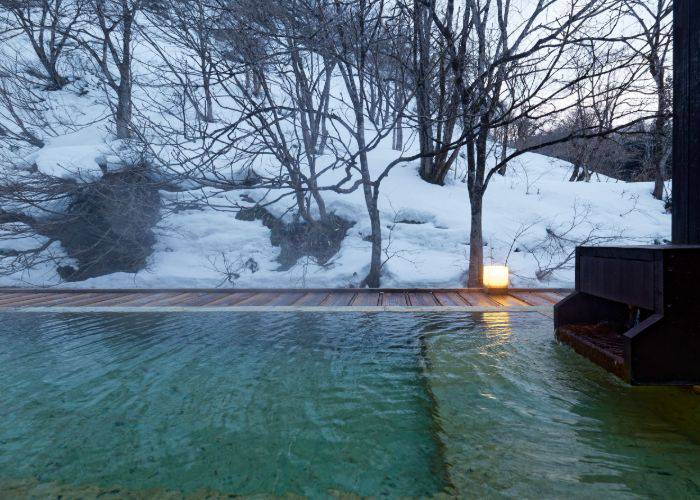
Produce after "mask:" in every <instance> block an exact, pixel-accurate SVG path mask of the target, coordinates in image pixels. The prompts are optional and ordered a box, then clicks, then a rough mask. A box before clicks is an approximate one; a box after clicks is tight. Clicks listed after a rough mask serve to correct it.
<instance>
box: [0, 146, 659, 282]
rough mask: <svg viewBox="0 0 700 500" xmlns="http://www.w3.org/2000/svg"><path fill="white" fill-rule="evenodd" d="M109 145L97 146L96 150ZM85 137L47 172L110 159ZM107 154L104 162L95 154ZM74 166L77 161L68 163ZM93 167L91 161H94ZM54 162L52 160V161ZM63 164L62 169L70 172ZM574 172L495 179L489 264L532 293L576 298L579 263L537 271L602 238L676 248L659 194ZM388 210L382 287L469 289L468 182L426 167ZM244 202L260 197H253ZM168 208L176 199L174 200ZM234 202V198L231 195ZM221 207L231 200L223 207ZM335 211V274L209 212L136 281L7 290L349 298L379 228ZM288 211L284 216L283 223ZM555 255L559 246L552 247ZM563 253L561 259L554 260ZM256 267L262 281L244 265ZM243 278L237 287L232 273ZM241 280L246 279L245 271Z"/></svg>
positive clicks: (542, 169) (175, 223)
mask: <svg viewBox="0 0 700 500" xmlns="http://www.w3.org/2000/svg"><path fill="white" fill-rule="evenodd" d="M96 135H99V134H89V135H88V137H89V138H91V139H92V138H94V137H95V136H96ZM74 139H75V135H71V136H69V137H67V138H66V140H61V139H57V140H54V141H51V142H50V143H49V144H48V145H47V146H46V147H45V148H44V149H43V150H42V151H40V152H39V153H37V154H36V157H37V158H38V159H42V165H43V166H44V168H46V169H49V168H56V166H57V165H58V164H59V163H63V164H64V163H65V162H66V161H68V160H70V159H72V158H77V156H80V158H79V161H80V164H81V165H83V166H89V165H92V163H91V161H90V159H89V158H86V157H85V152H86V151H90V150H91V151H93V152H99V151H102V150H103V149H105V148H103V147H101V146H98V147H95V146H94V145H89V146H85V147H83V146H81V145H79V144H78V145H76V144H75V143H74ZM93 154H97V153H93ZM395 155H396V153H395V152H393V151H391V149H390V148H389V147H388V144H384V143H382V145H381V146H380V147H378V148H377V149H376V150H375V151H373V152H372V155H371V160H372V167H373V169H375V170H377V171H380V170H381V169H383V168H384V165H385V164H386V162H387V161H389V159H390V158H393V157H395ZM66 156H70V157H71V158H67V157H66ZM88 156H89V155H88ZM48 159H52V161H49V160H48ZM59 160H60V161H59ZM570 172H571V167H570V165H569V164H567V163H566V162H562V161H560V160H556V159H553V158H549V157H546V156H542V155H538V154H526V155H524V156H522V157H520V158H519V159H518V160H517V161H515V162H513V163H512V164H511V165H509V168H508V172H507V175H506V176H505V177H501V176H498V175H496V176H494V179H493V181H492V184H491V185H490V186H489V188H488V190H487V193H486V196H485V206H484V240H485V244H486V247H485V249H484V255H485V260H486V262H487V263H489V262H493V263H499V264H500V263H507V264H508V266H509V267H510V269H511V273H512V283H513V284H514V285H522V286H571V285H572V283H573V269H572V267H571V265H572V262H569V263H567V264H565V265H564V266H563V267H562V268H560V269H558V270H555V271H554V272H553V273H551V275H549V276H545V277H544V278H543V279H542V280H540V279H538V277H537V272H538V270H541V269H545V268H548V267H554V266H556V265H557V264H560V263H561V262H563V261H565V260H566V254H567V253H568V252H570V251H571V250H572V249H573V246H574V242H579V241H584V240H586V239H587V238H588V237H590V236H592V237H594V238H595V239H593V240H591V243H597V244H648V243H654V242H659V241H663V240H664V239H668V238H669V237H670V231H671V218H670V215H669V214H667V213H666V212H665V211H664V207H663V203H662V202H659V201H657V200H654V199H653V198H652V196H651V195H650V191H651V188H652V185H651V184H650V183H625V182H621V181H616V180H614V179H610V178H606V177H603V176H595V177H594V178H593V180H592V181H591V182H589V183H582V182H578V183H572V182H568V176H569V175H570ZM381 192H382V194H381V197H380V208H381V213H382V224H383V226H384V245H385V247H386V258H387V261H386V264H385V267H384V275H383V279H382V285H383V286H397V287H409V286H444V287H459V286H463V284H464V282H465V276H466V272H467V267H468V255H469V251H468V249H469V247H468V235H469V201H468V195H467V189H466V184H465V183H463V182H461V180H460V177H459V175H455V176H451V177H450V178H449V179H448V183H447V185H445V186H436V185H432V184H428V183H426V182H424V181H422V180H421V179H420V178H419V177H418V174H417V166H416V165H415V164H407V165H406V166H404V167H397V168H395V169H394V170H393V171H392V172H391V175H390V176H389V177H388V179H387V180H386V181H385V182H384V183H383V184H382V189H381ZM241 194H252V195H255V192H254V190H253V191H248V192H246V193H241ZM163 196H164V197H166V198H167V197H168V196H172V195H169V194H167V193H163ZM228 197H229V199H230V197H231V194H230V193H229V194H228ZM218 201H220V202H221V203H222V204H224V203H226V201H225V198H224V197H223V195H222V196H220V197H219V200H218ZM326 201H327V204H328V208H329V210H331V211H334V212H335V213H337V214H338V215H340V216H342V217H345V218H347V219H350V220H352V221H354V222H355V225H354V226H353V227H352V228H351V229H350V231H349V233H348V235H347V237H346V239H345V240H344V241H343V244H342V247H341V249H340V251H339V252H338V254H337V255H336V256H335V257H334V258H333V259H332V260H331V261H330V262H329V263H327V264H326V265H325V266H319V265H317V264H315V263H314V262H313V261H311V259H308V260H303V261H299V262H298V263H297V265H296V266H294V267H293V268H291V269H289V270H287V271H280V270H279V264H278V263H277V262H276V260H275V259H276V257H277V255H278V253H279V248H277V247H274V246H272V245H271V243H270V232H269V230H268V229H267V228H266V227H264V226H263V225H262V223H261V222H259V221H242V220H236V219H235V214H234V213H232V212H227V211H218V210H214V209H211V208H202V209H198V210H191V211H185V212H179V213H177V214H170V215H168V216H167V217H165V218H164V220H163V221H162V223H161V224H160V226H159V227H158V229H157V233H158V240H157V244H156V247H155V249H154V253H153V255H152V256H151V258H150V260H149V265H148V268H147V269H145V270H143V271H141V272H139V273H137V274H125V273H118V274H113V275H109V276H103V277H99V278H94V279H90V280H87V281H85V282H82V283H64V284H61V283H60V280H59V279H58V277H57V275H56V274H55V272H54V271H53V268H52V267H44V268H38V269H36V270H34V271H30V272H23V273H19V274H16V275H13V276H9V277H3V278H0V285H5V286H8V285H28V284H34V285H46V284H51V285H60V286H71V287H75V286H78V287H95V288H97V287H106V288H108V287H215V286H237V287H325V286H334V287H344V286H351V285H356V284H357V283H358V282H359V280H360V279H361V278H362V277H363V276H364V275H365V273H366V271H367V269H368V265H369V258H370V243H368V242H367V241H364V240H363V238H364V237H366V236H367V235H369V233H370V228H369V220H368V217H367V212H366V209H365V206H364V201H363V198H362V194H361V191H359V190H358V191H356V192H354V193H352V194H349V195H339V194H333V195H332V196H331V195H326ZM284 208H286V205H285V206H284V207H282V206H280V207H278V210H279V211H282V210H283V209H284ZM548 232H549V234H551V233H552V232H553V233H555V234H559V235H563V236H564V237H565V238H566V240H569V241H566V242H564V248H563V249H559V248H558V246H557V245H556V244H554V245H552V244H549V245H548V244H547V236H548ZM550 243H556V242H552V241H550ZM553 249H557V251H556V252H555V251H553ZM249 259H253V260H254V261H255V262H256V263H257V270H256V271H255V272H252V271H251V270H250V269H249V268H246V267H245V266H243V263H244V262H246V261H248V260H249ZM227 267H228V268H229V269H236V270H238V274H240V277H238V278H237V279H235V280H234V282H233V283H232V282H230V281H227V280H226V278H225V270H226V269H227ZM239 268H240V269H239Z"/></svg>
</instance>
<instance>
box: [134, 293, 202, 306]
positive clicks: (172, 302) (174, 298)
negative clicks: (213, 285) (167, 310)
mask: <svg viewBox="0 0 700 500" xmlns="http://www.w3.org/2000/svg"><path fill="white" fill-rule="evenodd" d="M198 296H199V294H198V293H194V292H183V293H173V294H171V295H170V296H169V297H168V298H166V299H163V300H160V301H158V306H159V307H175V306H180V307H183V306H187V302H188V301H190V300H193V299H195V298H197V297H198ZM141 300H143V297H141ZM135 302H136V303H134V301H132V302H126V303H124V304H123V305H124V306H125V307H129V306H132V305H135V306H138V305H139V303H138V300H137V301H135Z"/></svg>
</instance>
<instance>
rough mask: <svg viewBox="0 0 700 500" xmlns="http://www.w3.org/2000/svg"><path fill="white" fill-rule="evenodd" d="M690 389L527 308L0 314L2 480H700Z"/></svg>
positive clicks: (260, 489) (323, 491) (159, 489)
mask: <svg viewBox="0 0 700 500" xmlns="http://www.w3.org/2000/svg"><path fill="white" fill-rule="evenodd" d="M699 471H700V396H697V395H693V394H690V393H689V392H686V391H683V390H680V389H659V388H651V389H650V388H631V387H627V386H625V385H624V384H622V383H620V382H619V381H617V380H616V379H615V378H614V377H612V376H609V375H608V374H606V373H605V372H603V371H602V370H599V369H598V368H597V367H595V366H593V365H591V364H590V363H588V362H587V361H585V360H582V359H581V358H579V357H578V356H576V355H575V354H574V353H573V352H571V351H570V350H569V349H567V348H566V347H563V346H559V345H557V344H556V343H555V342H554V341H553V340H552V332H551V320H549V319H548V318H545V317H543V316H541V315H539V314H535V313H528V314H507V313H487V314H474V315H464V314H445V313H436V314H405V313H400V314H388V313H383V314H364V315H363V314H357V313H342V314H309V313H303V314H287V313H285V314H283V313H278V314H266V315H262V314H257V313H254V314H246V313H235V314H226V313H221V314H146V315H116V314H115V315H30V314H26V315H23V314H16V315H9V314H4V315H0V496H2V491H4V492H5V493H6V494H11V495H22V494H28V493H35V494H47V493H56V492H59V493H63V494H65V495H67V496H71V495H88V496H89V495H97V494H99V493H103V492H115V491H116V492H117V494H126V492H129V493H134V494H144V495H149V496H150V495H153V494H163V495H166V494H170V493H173V492H182V493H184V494H202V493H203V492H204V493H210V492H214V493H222V494H226V493H237V494H243V495H251V494H274V495H284V494H298V495H307V496H324V495H332V494H339V495H342V494H346V493H354V494H359V495H388V496H433V495H437V494H440V493H447V494H457V495H468V496H511V495H513V496H515V495H519V496H527V497H532V496H543V495H544V496H575V497H591V498H592V497H597V498H598V497H601V496H605V497H610V496H617V497H635V496H645V495H655V496H664V497H669V496H681V497H683V496H685V497H688V496H696V495H700V472H699Z"/></svg>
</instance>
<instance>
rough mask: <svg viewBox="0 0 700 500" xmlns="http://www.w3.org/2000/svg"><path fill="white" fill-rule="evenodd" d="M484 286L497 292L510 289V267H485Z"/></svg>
mask: <svg viewBox="0 0 700 500" xmlns="http://www.w3.org/2000/svg"><path fill="white" fill-rule="evenodd" d="M484 286H485V287H486V288H489V289H497V290H503V289H505V288H508V266H484Z"/></svg>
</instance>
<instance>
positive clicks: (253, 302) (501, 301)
mask: <svg viewBox="0 0 700 500" xmlns="http://www.w3.org/2000/svg"><path fill="white" fill-rule="evenodd" d="M566 295H568V291H567V290H562V289H512V290H509V291H508V292H506V293H499V294H491V293H488V292H486V291H484V290H478V289H379V290H370V289H361V290H358V289H347V288H346V289H212V290H187V289H178V290H175V289H172V290H162V289H158V290H125V289H120V290H61V289H51V290H46V289H0V310H8V309H10V310H12V309H36V308H56V309H81V308H86V309H87V308H89V309H95V308H99V309H110V308H111V309H124V308H128V309H132V308H145V309H148V308H178V309H180V308H222V309H229V308H233V309H236V308H239V309H252V308H278V309H287V308H299V309H303V308H319V309H320V308H333V309H344V308H348V309H357V308H363V309H365V308H382V309H387V308H389V309H406V310H410V309H415V308H422V309H426V308H429V309H441V308H464V309H479V308H483V309H486V310H492V309H504V310H505V309H510V310H512V309H527V308H533V309H542V308H545V309H546V308H550V307H552V306H553V305H554V304H555V303H556V302H557V301H559V300H560V299H562V298H564V297H565V296H566Z"/></svg>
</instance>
